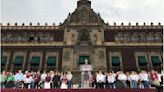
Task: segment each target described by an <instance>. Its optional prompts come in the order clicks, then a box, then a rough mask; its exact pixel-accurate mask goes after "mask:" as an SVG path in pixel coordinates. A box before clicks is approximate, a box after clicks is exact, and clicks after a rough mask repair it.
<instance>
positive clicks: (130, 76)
mask: <svg viewBox="0 0 164 92" xmlns="http://www.w3.org/2000/svg"><path fill="white" fill-rule="evenodd" d="M86 75H87V73H86ZM86 75H85V77H86V78H85V81H86V83H85V84H88V85H89V84H91V85H89V87H92V88H150V87H151V86H161V85H163V74H162V73H158V72H157V71H155V70H151V71H150V72H147V71H141V72H135V71H131V72H126V73H124V72H122V71H118V72H113V71H112V72H102V71H99V72H95V73H93V74H91V76H86ZM78 79H79V80H80V76H79V78H78ZM72 80H73V74H72V73H71V72H70V71H68V72H66V73H64V72H57V71H50V72H45V71H44V72H43V73H40V72H39V71H38V72H29V71H25V72H24V73H22V71H21V70H19V71H18V72H17V73H15V74H13V73H12V72H5V71H3V72H1V73H0V83H1V86H0V87H1V88H28V89H32V88H40V89H42V88H43V89H51V88H62V89H68V88H73V83H72ZM79 85H80V84H79Z"/></svg>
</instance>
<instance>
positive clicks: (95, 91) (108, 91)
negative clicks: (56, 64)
mask: <svg viewBox="0 0 164 92" xmlns="http://www.w3.org/2000/svg"><path fill="white" fill-rule="evenodd" d="M1 92H155V89H2V90H1ZM161 92H162V91H161Z"/></svg>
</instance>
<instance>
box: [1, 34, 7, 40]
mask: <svg viewBox="0 0 164 92" xmlns="http://www.w3.org/2000/svg"><path fill="white" fill-rule="evenodd" d="M1 41H2V42H5V41H6V34H3V35H2V34H1Z"/></svg>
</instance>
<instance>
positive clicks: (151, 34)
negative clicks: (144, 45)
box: [147, 32, 155, 42]
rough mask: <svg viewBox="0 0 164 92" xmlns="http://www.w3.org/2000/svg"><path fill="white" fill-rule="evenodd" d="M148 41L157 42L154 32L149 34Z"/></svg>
mask: <svg viewBox="0 0 164 92" xmlns="http://www.w3.org/2000/svg"><path fill="white" fill-rule="evenodd" d="M147 41H149V42H153V41H155V38H154V33H152V32H150V33H148V36H147Z"/></svg>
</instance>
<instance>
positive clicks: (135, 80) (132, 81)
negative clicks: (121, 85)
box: [129, 71, 139, 88]
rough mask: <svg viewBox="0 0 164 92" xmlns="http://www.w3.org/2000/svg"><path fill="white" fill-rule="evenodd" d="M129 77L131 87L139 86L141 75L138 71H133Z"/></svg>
mask: <svg viewBox="0 0 164 92" xmlns="http://www.w3.org/2000/svg"><path fill="white" fill-rule="evenodd" d="M129 78H130V87H131V88H138V85H137V83H138V80H139V75H138V74H137V73H136V72H134V71H132V72H131V74H130V76H129Z"/></svg>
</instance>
